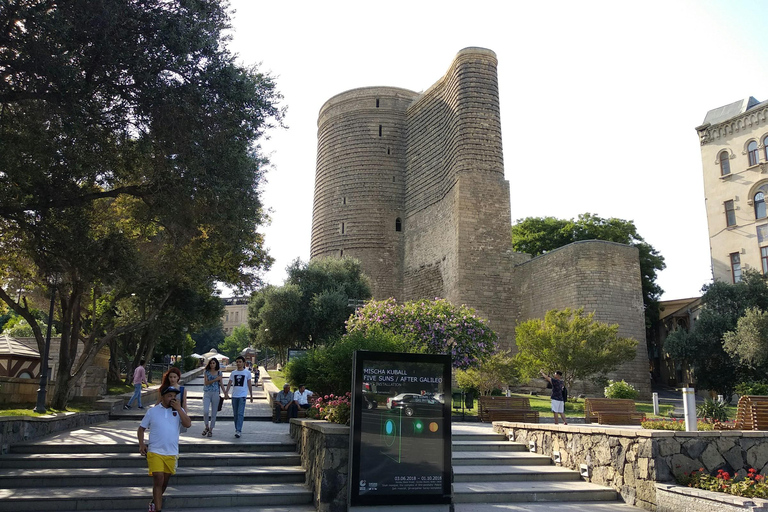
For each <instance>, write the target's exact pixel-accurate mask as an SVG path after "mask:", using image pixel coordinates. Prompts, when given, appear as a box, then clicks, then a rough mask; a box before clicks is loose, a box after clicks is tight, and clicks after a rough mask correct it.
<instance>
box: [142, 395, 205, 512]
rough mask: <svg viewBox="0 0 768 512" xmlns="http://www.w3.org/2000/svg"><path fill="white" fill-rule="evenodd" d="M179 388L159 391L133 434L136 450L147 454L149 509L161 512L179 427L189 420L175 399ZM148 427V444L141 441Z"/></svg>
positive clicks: (176, 459) (173, 464)
mask: <svg viewBox="0 0 768 512" xmlns="http://www.w3.org/2000/svg"><path fill="white" fill-rule="evenodd" d="M180 392H181V391H180V390H179V389H177V388H175V387H173V386H167V387H165V388H163V389H161V390H160V403H159V404H158V405H156V406H155V407H152V408H151V409H150V410H148V411H147V413H146V414H145V415H144V419H142V420H141V425H139V430H138V431H137V432H136V436H137V437H138V439H139V452H140V453H141V454H142V455H144V456H146V457H147V465H148V466H149V474H150V476H151V477H152V501H151V502H150V503H149V509H148V510H149V512H161V510H162V508H163V493H165V489H166V488H167V487H168V482H169V481H170V479H171V475H175V474H176V466H177V465H178V462H179V428H180V427H181V426H184V427H187V428H189V427H190V426H191V425H192V420H190V419H189V416H187V413H186V412H185V411H184V409H182V407H181V403H180V402H179V401H178V400H177V399H176V395H178V394H179V393H180ZM147 429H149V430H150V433H149V443H148V444H147V443H145V442H144V431H145V430H147Z"/></svg>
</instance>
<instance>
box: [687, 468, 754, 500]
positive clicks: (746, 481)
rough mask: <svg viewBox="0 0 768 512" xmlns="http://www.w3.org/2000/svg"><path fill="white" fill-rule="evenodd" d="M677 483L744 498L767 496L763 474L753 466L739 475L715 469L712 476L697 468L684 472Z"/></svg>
mask: <svg viewBox="0 0 768 512" xmlns="http://www.w3.org/2000/svg"><path fill="white" fill-rule="evenodd" d="M679 483H680V484H682V485H687V486H688V487H693V488H696V489H704V490H706V491H714V492H724V493H727V494H733V495H734V496H742V497H744V498H768V483H766V481H765V475H761V474H759V473H758V472H757V470H756V469H755V468H749V469H748V470H747V473H746V474H742V475H741V476H739V474H738V473H736V474H734V475H733V476H731V474H730V473H728V472H727V471H724V470H722V469H719V470H717V474H715V475H714V476H713V475H710V474H709V473H708V472H707V471H706V470H705V469H704V468H699V470H698V471H693V472H691V473H685V476H684V477H683V478H681V479H679Z"/></svg>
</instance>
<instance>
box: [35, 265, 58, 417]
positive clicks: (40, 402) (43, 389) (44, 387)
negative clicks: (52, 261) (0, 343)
mask: <svg viewBox="0 0 768 512" xmlns="http://www.w3.org/2000/svg"><path fill="white" fill-rule="evenodd" d="M54 281H55V280H54ZM54 285H55V282H54V283H51V307H50V310H49V312H48V329H47V331H46V334H45V349H44V350H43V358H42V361H41V364H42V368H41V369H40V388H38V390H37V404H36V405H35V409H34V410H35V412H36V413H38V414H45V412H46V410H45V395H46V393H47V391H48V352H49V351H50V349H51V328H52V327H53V306H54V299H55V298H56V287H55V286H54Z"/></svg>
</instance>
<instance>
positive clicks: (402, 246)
mask: <svg viewBox="0 0 768 512" xmlns="http://www.w3.org/2000/svg"><path fill="white" fill-rule="evenodd" d="M496 66H497V60H496V55H495V54H494V53H493V52H492V51H490V50H486V49H482V48H466V49H464V50H462V51H460V52H459V53H458V55H457V56H456V58H455V59H454V61H453V63H452V64H451V66H450V68H449V69H448V71H447V73H446V74H445V75H444V76H443V77H442V78H441V79H440V80H438V81H437V82H436V83H435V84H434V85H432V87H430V88H429V89H428V90H427V91H425V92H423V93H416V92H413V91H409V90H406V89H400V88H396V87H366V88H361V89H354V90H351V91H347V92H344V93H341V94H339V95H337V96H334V97H333V98H331V99H329V100H328V101H327V102H326V103H325V104H324V105H323V107H322V108H321V109H320V115H319V120H318V151H317V171H316V179H315V199H314V209H313V219H312V242H311V254H310V256H311V258H322V257H328V256H335V257H339V256H342V257H343V256H349V257H354V258H357V259H359V260H360V261H361V262H362V265H363V268H364V270H365V272H366V273H367V274H368V275H369V276H370V277H371V280H372V284H373V290H374V297H375V298H377V299H383V298H387V297H395V298H396V299H397V300H399V301H405V300H415V299H420V298H434V297H444V298H446V299H448V300H450V301H451V302H453V303H455V304H466V305H468V306H471V307H474V308H475V309H476V310H477V311H478V312H479V313H480V314H481V315H483V316H485V317H486V318H488V319H489V320H490V322H491V326H492V327H493V328H494V329H495V330H496V332H497V333H498V334H499V336H500V339H501V341H502V343H503V344H504V345H505V346H506V347H509V348H513V349H514V327H515V325H516V323H517V322H518V321H523V320H526V319H529V318H536V317H543V316H544V314H545V313H546V311H548V310H550V309H553V308H564V307H581V306H584V307H585V308H586V310H587V311H595V312H596V316H597V318H598V319H599V320H601V321H604V322H609V323H618V324H619V326H620V335H621V336H625V337H632V338H634V339H636V340H638V342H639V343H638V348H637V358H636V359H635V361H634V362H633V363H630V364H628V365H626V367H625V368H622V369H621V371H620V372H619V375H620V377H621V378H625V379H626V380H627V381H628V382H632V383H633V384H634V385H635V386H637V387H638V388H639V389H640V391H641V392H642V393H643V394H644V395H648V394H649V392H650V379H649V372H648V358H647V355H646V343H645V324H644V315H643V299H642V291H641V281H640V265H639V259H638V252H637V249H635V248H633V247H629V246H625V245H621V244H615V243H611V242H600V241H590V242H579V243H575V244H571V245H568V246H565V247H562V248H560V249H558V250H555V251H552V252H550V253H548V254H545V255H542V256H539V257H536V258H533V259H532V258H531V257H530V256H529V255H527V254H521V253H515V252H513V251H512V247H511V245H512V243H511V237H510V226H511V217H510V194H509V182H507V181H506V180H505V179H504V163H503V159H502V145H501V122H500V116H499V88H498V81H497V74H496Z"/></svg>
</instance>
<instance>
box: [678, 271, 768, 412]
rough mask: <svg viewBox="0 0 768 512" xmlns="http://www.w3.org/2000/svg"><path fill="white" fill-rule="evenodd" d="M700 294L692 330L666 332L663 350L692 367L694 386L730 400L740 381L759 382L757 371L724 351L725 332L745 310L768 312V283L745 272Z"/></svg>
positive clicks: (755, 273) (731, 327)
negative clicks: (732, 281)
mask: <svg viewBox="0 0 768 512" xmlns="http://www.w3.org/2000/svg"><path fill="white" fill-rule="evenodd" d="M702 292H703V294H702V296H701V304H702V310H701V314H700V315H699V317H698V319H697V320H696V324H695V326H694V328H693V329H691V330H690V331H689V332H688V331H684V330H682V329H678V330H676V331H673V332H671V333H669V336H667V339H666V340H665V341H664V350H665V351H666V352H668V353H669V355H670V356H672V357H673V358H675V359H680V360H686V361H687V362H688V363H689V364H690V365H691V366H692V367H693V369H694V372H695V374H696V385H697V387H699V388H702V389H711V390H714V391H717V392H718V393H720V394H722V395H723V396H726V397H730V396H731V395H732V394H733V391H734V388H735V386H736V384H738V383H739V382H742V381H750V380H762V376H761V375H759V372H757V371H756V370H755V369H753V368H750V367H749V365H746V364H741V363H740V361H739V359H738V358H735V357H732V356H731V354H729V353H728V352H726V350H725V348H724V339H725V335H726V333H728V332H731V331H735V330H736V329H737V327H738V321H739V318H741V317H742V316H744V315H745V313H746V312H747V310H748V309H750V308H757V309H760V310H762V311H766V310H768V283H766V281H765V279H764V278H763V276H761V275H760V274H759V273H757V272H755V271H753V270H748V271H746V272H745V273H744V274H743V276H742V280H741V281H740V282H738V283H736V284H731V283H725V282H722V281H715V282H714V283H711V284H709V285H706V286H704V287H703V288H702Z"/></svg>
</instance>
